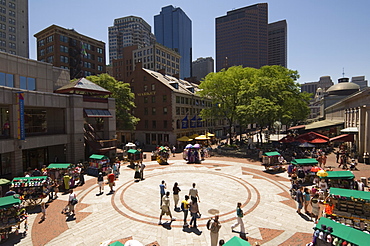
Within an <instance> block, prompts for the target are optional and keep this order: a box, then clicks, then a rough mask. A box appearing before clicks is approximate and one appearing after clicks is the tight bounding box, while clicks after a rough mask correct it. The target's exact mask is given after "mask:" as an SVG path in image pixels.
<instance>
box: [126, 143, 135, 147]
mask: <svg viewBox="0 0 370 246" xmlns="http://www.w3.org/2000/svg"><path fill="white" fill-rule="evenodd" d="M135 146H136V145H135V144H134V143H128V144H126V147H135Z"/></svg>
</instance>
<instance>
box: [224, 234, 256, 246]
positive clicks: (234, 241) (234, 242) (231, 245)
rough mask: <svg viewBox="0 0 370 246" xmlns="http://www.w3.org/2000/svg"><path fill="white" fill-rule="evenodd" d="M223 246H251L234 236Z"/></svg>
mask: <svg viewBox="0 0 370 246" xmlns="http://www.w3.org/2000/svg"><path fill="white" fill-rule="evenodd" d="M224 246H251V244H250V243H248V242H247V241H245V240H243V239H241V238H240V237H237V236H234V237H232V238H231V239H230V240H229V241H227V242H226V243H225V244H224Z"/></svg>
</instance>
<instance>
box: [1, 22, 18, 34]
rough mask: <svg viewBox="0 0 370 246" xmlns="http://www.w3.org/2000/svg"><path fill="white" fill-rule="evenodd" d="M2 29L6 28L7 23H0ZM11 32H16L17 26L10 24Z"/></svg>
mask: <svg viewBox="0 0 370 246" xmlns="http://www.w3.org/2000/svg"><path fill="white" fill-rule="evenodd" d="M0 29H2V30H6V25H5V24H2V23H0ZM9 32H12V33H15V27H14V26H9Z"/></svg>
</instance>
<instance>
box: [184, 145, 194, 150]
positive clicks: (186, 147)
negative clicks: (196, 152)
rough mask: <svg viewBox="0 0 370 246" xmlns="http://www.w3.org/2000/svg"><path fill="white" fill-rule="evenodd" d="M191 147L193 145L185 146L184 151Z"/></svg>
mask: <svg viewBox="0 0 370 246" xmlns="http://www.w3.org/2000/svg"><path fill="white" fill-rule="evenodd" d="M191 147H193V145H191V144H188V145H186V146H185V149H190V148H191Z"/></svg>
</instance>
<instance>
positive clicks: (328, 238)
mask: <svg viewBox="0 0 370 246" xmlns="http://www.w3.org/2000/svg"><path fill="white" fill-rule="evenodd" d="M314 230H315V233H314V238H315V239H316V243H315V245H316V246H327V245H334V243H333V244H332V243H328V242H340V241H341V242H342V243H344V242H346V244H342V243H340V244H335V245H349V244H351V245H357V246H366V245H369V242H370V234H368V233H366V232H364V231H362V230H358V229H356V228H353V227H350V226H347V225H342V224H341V223H338V222H336V221H333V220H331V219H328V218H324V217H321V218H320V219H319V221H318V223H317V224H316V225H315V227H314ZM315 235H316V236H315ZM320 235H321V236H320Z"/></svg>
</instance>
